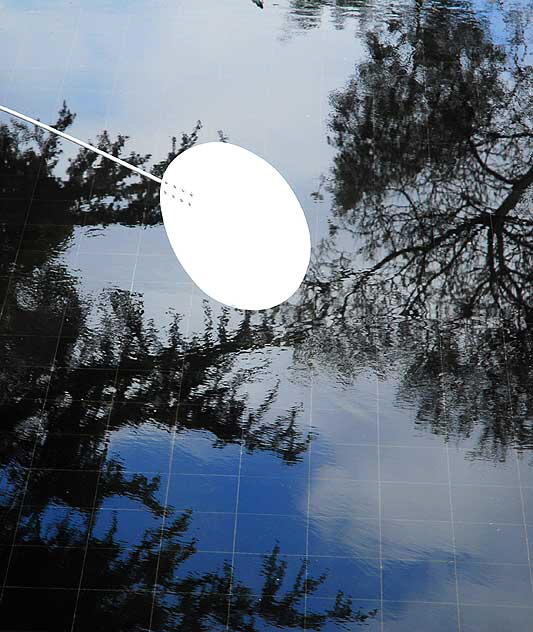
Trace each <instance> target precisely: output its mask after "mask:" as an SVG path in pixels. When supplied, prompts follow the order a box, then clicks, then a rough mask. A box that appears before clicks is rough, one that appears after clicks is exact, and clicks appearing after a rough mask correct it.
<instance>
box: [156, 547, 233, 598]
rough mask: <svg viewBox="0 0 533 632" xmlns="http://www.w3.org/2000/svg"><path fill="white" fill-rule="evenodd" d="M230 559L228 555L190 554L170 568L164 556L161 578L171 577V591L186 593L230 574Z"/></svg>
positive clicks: (161, 563)
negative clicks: (215, 578)
mask: <svg viewBox="0 0 533 632" xmlns="http://www.w3.org/2000/svg"><path fill="white" fill-rule="evenodd" d="M231 558H232V555H231V553H230V552H228V553H202V552H197V553H192V554H191V555H190V556H188V557H187V558H186V559H184V560H183V561H182V562H179V563H177V564H174V565H173V566H171V565H170V564H169V559H168V557H167V556H165V555H164V554H163V555H162V556H161V562H160V568H161V576H171V577H172V590H173V591H175V592H183V593H188V592H190V591H191V589H194V588H195V587H196V586H201V585H202V583H205V582H206V580H207V581H208V582H209V581H213V580H212V578H214V577H225V576H226V575H229V574H230V573H231Z"/></svg>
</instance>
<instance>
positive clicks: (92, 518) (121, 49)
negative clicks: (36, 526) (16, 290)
mask: <svg viewBox="0 0 533 632" xmlns="http://www.w3.org/2000/svg"><path fill="white" fill-rule="evenodd" d="M123 24H124V28H123V31H122V34H121V43H120V46H119V53H118V55H117V59H116V62H115V68H114V70H113V85H112V88H111V91H110V93H109V95H108V96H109V101H108V105H107V107H106V110H107V116H106V122H105V127H107V121H108V120H109V111H110V109H111V101H112V99H113V96H114V94H115V92H116V85H117V77H118V72H117V71H118V64H119V62H120V56H121V55H123V54H124V53H125V51H126V34H127V32H128V30H129V28H130V24H131V14H128V19H127V20H124V22H123ZM95 182H96V174H95V175H93V177H92V181H91V186H90V194H92V193H93V191H94V185H95ZM82 241H83V238H82V239H80V240H79V242H78V244H77V247H76V256H78V257H79V255H80V252H81V243H82ZM133 280H134V272H133V271H132V274H131V281H130V288H131V286H132V285H133ZM130 293H131V289H130ZM119 367H120V362H118V364H117V367H114V368H113V370H114V378H113V387H114V388H115V387H116V385H117V383H118V378H119ZM112 411H113V395H111V405H110V406H109V410H108V411H107V414H106V422H105V424H106V425H105V436H107V433H108V430H109V422H110V419H111V414H112ZM101 473H102V472H101V468H100V470H99V471H98V472H97V477H96V485H95V490H94V496H93V504H92V507H91V515H90V518H89V525H88V529H87V537H86V541H85V547H84V555H83V559H82V564H81V571H80V578H79V582H78V587H77V594H76V601H75V604H74V611H73V615H72V624H71V632H74V629H75V626H76V618H77V614H78V607H79V601H80V594H81V591H82V585H83V580H84V577H85V569H86V564H87V555H88V550H89V543H90V541H91V537H92V530H93V528H94V524H95V519H96V504H97V501H98V494H99V487H100V478H101Z"/></svg>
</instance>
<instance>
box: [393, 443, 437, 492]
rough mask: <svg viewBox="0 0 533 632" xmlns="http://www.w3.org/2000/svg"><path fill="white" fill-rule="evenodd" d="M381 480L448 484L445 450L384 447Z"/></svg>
mask: <svg viewBox="0 0 533 632" xmlns="http://www.w3.org/2000/svg"><path fill="white" fill-rule="evenodd" d="M381 480H382V481H384V482H387V481H389V482H395V481H405V482H409V483H448V481H449V476H448V463H447V459H446V451H445V450H444V448H437V447H429V446H428V447H382V448H381Z"/></svg>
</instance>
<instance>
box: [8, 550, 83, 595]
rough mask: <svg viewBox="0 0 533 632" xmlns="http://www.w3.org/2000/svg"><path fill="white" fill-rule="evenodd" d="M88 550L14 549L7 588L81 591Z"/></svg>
mask: <svg viewBox="0 0 533 632" xmlns="http://www.w3.org/2000/svg"><path fill="white" fill-rule="evenodd" d="M83 558H84V550H83V549H82V548H59V547H57V548H50V547H47V546H14V547H13V554H12V557H11V564H10V565H9V570H8V573H7V585H8V586H13V587H21V588H77V587H78V585H79V582H80V577H81V570H82V565H83Z"/></svg>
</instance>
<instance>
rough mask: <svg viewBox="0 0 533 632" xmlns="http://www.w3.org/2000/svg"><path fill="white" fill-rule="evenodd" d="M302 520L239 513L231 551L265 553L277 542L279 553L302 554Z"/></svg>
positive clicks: (270, 550) (303, 524) (303, 534)
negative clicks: (234, 541) (235, 536)
mask: <svg viewBox="0 0 533 632" xmlns="http://www.w3.org/2000/svg"><path fill="white" fill-rule="evenodd" d="M305 541H306V520H305V518H303V517H296V516H295V517H292V516H266V515H265V516H257V515H254V516H251V515H246V514H244V515H239V519H238V521H237V540H236V545H235V550H236V551H238V552H239V553H263V554H269V553H271V552H272V550H273V549H274V547H276V546H277V545H279V552H280V554H281V555H283V554H285V555H304V554H305Z"/></svg>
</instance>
